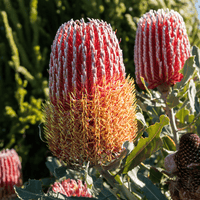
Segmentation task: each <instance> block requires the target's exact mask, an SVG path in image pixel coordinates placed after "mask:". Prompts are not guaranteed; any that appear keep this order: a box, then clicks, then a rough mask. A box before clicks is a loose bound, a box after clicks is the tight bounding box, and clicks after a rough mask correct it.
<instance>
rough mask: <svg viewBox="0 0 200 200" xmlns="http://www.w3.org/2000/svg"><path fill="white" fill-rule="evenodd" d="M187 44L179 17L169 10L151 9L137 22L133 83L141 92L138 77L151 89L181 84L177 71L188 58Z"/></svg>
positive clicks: (188, 47)
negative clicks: (164, 85) (134, 82)
mask: <svg viewBox="0 0 200 200" xmlns="http://www.w3.org/2000/svg"><path fill="white" fill-rule="evenodd" d="M190 55H191V54H190V43H189V39H188V36H187V33H186V28H185V23H184V21H183V18H182V17H181V15H180V14H179V13H178V12H176V11H174V10H171V11H169V10H168V9H166V10H165V11H164V10H163V9H159V10H158V11H153V10H150V11H149V12H148V13H146V14H144V15H143V16H142V18H141V19H140V20H139V22H138V29H137V32H136V39H135V47H134V62H135V74H136V82H137V84H138V85H139V87H140V88H141V89H144V86H143V83H142V82H141V79H140V77H143V78H144V79H145V81H146V82H147V83H148V88H150V89H154V88H155V87H157V86H159V85H161V84H163V83H164V84H167V85H169V86H172V85H174V84H175V83H176V82H180V81H181V79H182V78H183V75H182V74H181V73H179V70H180V69H182V68H183V65H184V63H185V61H186V60H187V58H188V57H190Z"/></svg>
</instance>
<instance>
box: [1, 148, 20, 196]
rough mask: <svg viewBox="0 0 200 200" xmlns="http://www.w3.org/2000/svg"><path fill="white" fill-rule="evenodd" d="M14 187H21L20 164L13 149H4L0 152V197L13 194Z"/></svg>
mask: <svg viewBox="0 0 200 200" xmlns="http://www.w3.org/2000/svg"><path fill="white" fill-rule="evenodd" d="M14 185H16V186H21V185H22V177H21V162H20V160H19V156H18V154H17V152H16V151H15V150H14V149H11V150H9V149H7V150H5V149H4V150H2V151H1V152H0V197H2V198H3V197H4V198H9V197H10V195H12V194H15V191H14V188H13V186H14Z"/></svg>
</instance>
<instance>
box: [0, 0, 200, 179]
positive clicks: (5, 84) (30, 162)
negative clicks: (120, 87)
mask: <svg viewBox="0 0 200 200" xmlns="http://www.w3.org/2000/svg"><path fill="white" fill-rule="evenodd" d="M159 8H169V9H174V10H176V11H178V12H179V13H180V14H181V15H182V16H183V18H184V20H185V23H186V27H187V33H188V35H189V39H190V42H191V46H192V45H196V46H198V47H200V32H199V29H198V27H199V20H198V18H197V11H196V8H195V1H194V0H191V1H188V0H181V1H180V0H149V1H146V0H140V1H138V0H15V1H11V0H0V150H1V149H3V148H15V149H16V151H17V152H18V154H19V155H20V156H21V157H22V161H23V162H22V164H23V174H24V181H27V180H28V178H35V179H39V178H41V177H45V176H48V175H49V174H48V170H46V168H45V167H44V166H45V164H44V163H45V161H46V159H45V156H47V155H48V149H47V147H46V144H45V143H43V142H42V141H41V140H40V137H39V129H38V125H39V124H40V123H41V122H42V111H41V108H42V103H43V102H44V101H45V99H48V66H49V55H50V50H51V44H52V42H53V39H54V37H55V34H56V31H57V29H58V28H59V26H60V25H61V24H62V23H64V22H67V21H68V20H70V19H71V18H73V19H74V20H75V19H81V18H84V19H85V21H87V18H88V17H89V18H96V19H102V20H105V21H107V22H108V23H110V24H111V26H112V27H113V30H117V33H116V34H117V37H118V39H120V41H121V42H120V46H121V48H122V49H123V56H124V63H125V66H126V72H127V74H130V75H131V76H132V77H134V76H135V75H134V62H133V48H134V41H135V33H136V29H137V22H138V20H139V18H140V17H141V16H142V15H143V14H144V13H146V12H148V11H149V10H150V9H154V10H157V9H159Z"/></svg>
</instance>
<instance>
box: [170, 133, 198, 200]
mask: <svg viewBox="0 0 200 200" xmlns="http://www.w3.org/2000/svg"><path fill="white" fill-rule="evenodd" d="M174 161H175V163H176V168H177V171H176V173H177V177H176V181H170V185H169V190H170V193H171V197H172V199H174V200H177V199H180V200H182V199H183V200H186V199H188V200H189V199H194V200H198V199H199V197H200V169H199V167H200V138H199V136H198V135H197V134H194V133H186V134H184V135H183V136H182V137H181V139H180V147H179V150H178V151H177V152H176V153H175V157H174Z"/></svg>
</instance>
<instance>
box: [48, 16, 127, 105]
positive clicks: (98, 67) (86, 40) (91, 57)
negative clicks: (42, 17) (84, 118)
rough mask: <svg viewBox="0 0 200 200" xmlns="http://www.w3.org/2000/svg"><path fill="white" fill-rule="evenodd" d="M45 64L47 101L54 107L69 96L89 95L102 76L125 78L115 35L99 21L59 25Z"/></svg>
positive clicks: (107, 79)
mask: <svg viewBox="0 0 200 200" xmlns="http://www.w3.org/2000/svg"><path fill="white" fill-rule="evenodd" d="M51 50H52V52H51V55H50V57H51V58H50V64H49V69H50V70H49V89H50V99H51V101H52V103H53V104H54V105H55V104H56V103H57V102H58V101H61V102H63V101H65V99H66V98H69V93H71V92H73V93H74V92H77V93H79V95H80V94H81V92H82V91H83V88H84V89H86V91H87V93H88V94H91V93H92V92H93V88H92V87H93V85H94V83H96V84H98V85H100V84H101V83H102V78H103V77H104V76H105V77H106V81H107V82H109V81H111V79H112V78H113V76H114V75H115V74H117V75H118V76H119V79H123V78H124V77H125V68H124V64H123V58H122V51H121V49H120V47H119V43H118V40H117V37H116V35H115V32H113V31H112V28H111V26H110V25H109V24H107V23H106V22H103V21H99V20H94V19H89V22H88V23H85V22H84V20H83V19H82V20H80V21H78V20H76V21H73V20H71V21H69V22H67V23H65V24H63V25H61V26H60V28H59V29H58V31H57V34H56V36H55V39H54V41H53V45H52V47H51Z"/></svg>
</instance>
